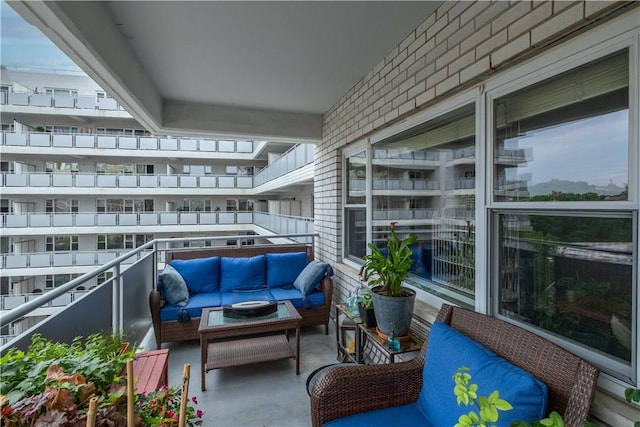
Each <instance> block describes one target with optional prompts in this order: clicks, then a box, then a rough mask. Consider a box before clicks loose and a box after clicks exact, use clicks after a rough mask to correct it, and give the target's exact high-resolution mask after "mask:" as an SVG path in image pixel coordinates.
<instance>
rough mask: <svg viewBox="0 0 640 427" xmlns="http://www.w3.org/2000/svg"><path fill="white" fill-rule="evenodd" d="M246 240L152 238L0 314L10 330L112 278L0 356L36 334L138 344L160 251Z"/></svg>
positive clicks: (0, 324)
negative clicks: (111, 336)
mask: <svg viewBox="0 0 640 427" xmlns="http://www.w3.org/2000/svg"><path fill="white" fill-rule="evenodd" d="M252 237H253V238H260V239H262V240H266V239H269V240H271V239H277V240H280V241H288V242H291V241H302V240H308V242H309V244H310V245H312V246H313V245H314V239H315V237H317V235H315V234H274V235H270V236H252ZM246 239H247V236H246V235H243V236H219V237H194V238H184V239H180V238H171V239H155V240H153V241H151V242H148V243H146V244H144V245H142V246H140V247H138V248H136V249H134V250H132V251H130V252H128V253H126V254H124V255H122V256H120V257H118V258H116V259H115V260H113V261H110V262H108V263H106V264H105V265H103V266H100V267H98V268H96V269H95V270H93V271H91V272H89V273H86V274H83V275H82V276H80V277H78V278H76V279H73V280H71V281H69V282H67V283H65V284H64V285H61V286H59V287H57V288H55V289H52V290H50V291H49V292H47V293H44V294H41V295H40V296H38V297H37V298H33V299H31V300H29V301H27V302H25V303H24V304H22V305H21V306H19V307H16V308H14V309H12V310H11V311H9V312H5V313H3V315H2V318H1V319H0V329H5V328H7V327H13V328H14V329H16V323H19V322H20V321H21V320H22V319H23V318H24V317H25V316H28V315H30V314H31V313H33V312H34V311H35V310H38V309H40V308H42V307H45V306H47V305H48V304H50V303H51V302H52V301H53V300H55V299H56V298H59V297H61V296H62V295H64V294H66V293H68V292H70V291H72V290H74V289H75V288H77V287H78V286H82V285H85V284H86V283H87V282H88V281H89V280H91V279H93V278H95V277H97V276H98V275H100V274H102V273H104V272H111V273H112V274H113V276H112V277H111V278H110V279H109V280H108V281H106V282H104V283H102V284H100V285H98V286H96V287H95V288H93V289H91V290H90V291H87V292H86V293H85V295H83V296H82V297H79V298H77V299H75V300H74V301H73V302H71V303H70V304H69V305H67V306H65V307H64V308H61V309H59V310H58V311H56V312H55V313H54V314H52V315H50V316H48V317H47V318H46V319H44V320H43V321H41V322H39V323H37V324H36V325H35V326H33V327H31V328H29V329H28V330H26V331H23V332H22V333H20V334H19V335H17V336H15V337H14V338H13V339H11V340H10V341H8V342H7V343H4V344H3V345H2V347H0V353H4V352H5V351H6V350H7V349H8V348H9V347H16V348H19V349H22V350H26V348H27V347H28V345H29V343H30V341H31V337H32V336H33V334H35V333H41V334H42V335H43V336H44V337H45V338H48V339H51V340H55V341H61V342H71V340H73V338H74V337H76V336H78V335H83V336H87V335H90V334H92V333H99V332H103V333H104V332H123V333H124V334H125V339H127V341H129V342H132V343H139V342H140V341H141V340H142V339H143V338H144V336H145V335H146V334H147V333H148V332H149V330H150V328H151V314H150V312H149V307H148V295H149V292H150V291H151V289H152V287H153V286H155V280H156V278H157V276H158V261H159V260H163V259H164V252H165V251H167V250H171V249H172V248H174V247H176V248H177V247H184V245H185V243H188V244H191V243H194V244H197V243H199V242H209V243H210V244H211V245H213V246H216V245H219V244H224V245H227V244H228V242H229V240H236V242H237V244H238V245H240V244H241V243H242V241H245V240H246ZM132 257H134V258H137V259H136V261H135V262H133V263H132V264H130V265H125V261H126V260H128V259H129V258H132Z"/></svg>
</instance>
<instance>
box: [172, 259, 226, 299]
mask: <svg viewBox="0 0 640 427" xmlns="http://www.w3.org/2000/svg"><path fill="white" fill-rule="evenodd" d="M171 266H172V267H173V268H175V269H176V270H177V271H178V273H180V275H181V276H182V277H183V278H184V281H185V282H186V283H187V288H188V289H189V292H190V293H192V294H200V293H203V292H215V291H217V290H218V289H219V288H220V282H219V277H220V257H217V256H213V257H209V258H196V259H174V260H173V261H171Z"/></svg>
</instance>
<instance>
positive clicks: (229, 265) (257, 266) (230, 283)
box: [220, 255, 267, 292]
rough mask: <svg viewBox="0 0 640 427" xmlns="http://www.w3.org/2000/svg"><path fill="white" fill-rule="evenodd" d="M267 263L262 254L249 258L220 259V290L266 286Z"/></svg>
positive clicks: (229, 290)
mask: <svg viewBox="0 0 640 427" xmlns="http://www.w3.org/2000/svg"><path fill="white" fill-rule="evenodd" d="M266 275H267V263H266V258H265V256H264V255H258V256H254V257H250V258H242V257H239V258H234V257H222V258H221V259H220V292H231V291H233V290H238V289H258V288H263V287H265V286H266V284H267V282H266Z"/></svg>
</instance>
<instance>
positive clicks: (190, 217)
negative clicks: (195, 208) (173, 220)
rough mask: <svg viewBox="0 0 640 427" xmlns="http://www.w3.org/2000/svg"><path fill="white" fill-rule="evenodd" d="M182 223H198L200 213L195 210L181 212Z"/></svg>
mask: <svg viewBox="0 0 640 427" xmlns="http://www.w3.org/2000/svg"><path fill="white" fill-rule="evenodd" d="M179 219H180V225H196V224H198V214H197V213H194V212H180V214H179Z"/></svg>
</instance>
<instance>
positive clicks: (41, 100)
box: [31, 93, 51, 107]
mask: <svg viewBox="0 0 640 427" xmlns="http://www.w3.org/2000/svg"><path fill="white" fill-rule="evenodd" d="M31 105H33V106H34V107H51V95H49V94H46V93H34V94H32V95H31Z"/></svg>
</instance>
